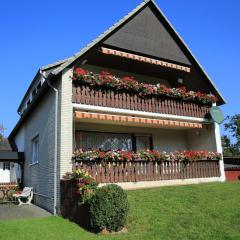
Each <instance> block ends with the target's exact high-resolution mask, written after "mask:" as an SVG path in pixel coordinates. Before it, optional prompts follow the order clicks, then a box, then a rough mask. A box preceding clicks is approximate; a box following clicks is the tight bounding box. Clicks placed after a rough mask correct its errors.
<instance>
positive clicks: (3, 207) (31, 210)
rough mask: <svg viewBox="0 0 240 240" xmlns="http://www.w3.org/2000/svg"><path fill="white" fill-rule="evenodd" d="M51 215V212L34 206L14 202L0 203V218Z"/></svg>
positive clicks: (9, 218)
mask: <svg viewBox="0 0 240 240" xmlns="http://www.w3.org/2000/svg"><path fill="white" fill-rule="evenodd" d="M48 216H51V213H49V212H47V211H46V210H44V209H42V208H40V207H38V206H36V205H22V206H17V205H14V204H8V203H7V204H0V220H13V219H22V218H42V217H48Z"/></svg>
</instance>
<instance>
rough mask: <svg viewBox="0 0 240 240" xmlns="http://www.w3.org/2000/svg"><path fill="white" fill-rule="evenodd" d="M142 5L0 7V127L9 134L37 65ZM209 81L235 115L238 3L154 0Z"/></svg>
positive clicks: (120, 0) (238, 99)
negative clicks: (0, 124)
mask: <svg viewBox="0 0 240 240" xmlns="http://www.w3.org/2000/svg"><path fill="white" fill-rule="evenodd" d="M140 2H141V0H131V1H129V0H128V1H127V0H114V1H113V0H102V1H97V0H88V1H79V0H68V1H63V0H58V1H56V0H51V1H49V0H48V1H47V0H41V1H31V0H21V1H17V0H15V1H3V2H2V3H1V10H0V11H1V12H0V36H1V37H0V69H1V75H0V89H1V92H0V123H3V124H4V126H5V127H6V128H7V130H6V135H8V134H9V133H10V131H11V130H12V128H13V127H14V125H15V124H16V122H17V120H18V114H17V111H16V110H17V107H18V105H19V103H20V101H21V99H22V97H23V95H24V93H25V91H26V89H27V87H28V85H29V84H30V82H31V80H32V79H33V77H34V75H35V73H36V71H37V70H38V68H39V67H41V66H42V65H46V64H49V63H51V62H54V61H56V60H60V59H64V58H66V57H69V56H71V55H72V54H74V53H75V52H77V51H79V50H80V49H81V48H82V47H84V46H85V45H86V44H87V43H89V42H90V41H91V40H92V39H94V38H95V37H97V36H98V35H99V34H101V33H102V32H104V31H105V30H106V29H107V28H108V27H110V26H111V25H112V24H114V23H115V22H116V21H118V20H119V19H120V18H122V17H123V16H124V15H126V14H127V13H128V12H130V11H131V10H132V9H133V8H135V7H136V6H137V5H138V4H139V3H140ZM156 2H157V4H158V5H159V6H160V8H161V9H162V10H163V12H164V13H165V15H166V16H167V17H168V19H169V20H170V22H171V23H172V24H173V25H174V27H175V28H176V30H177V31H178V32H179V33H180V35H181V36H182V38H183V39H184V40H185V42H186V43H187V44H188V46H189V47H190V49H191V50H192V52H193V53H194V55H195V56H196V57H197V59H198V60H199V61H200V63H201V64H202V65H203V67H204V68H205V70H206V71H207V73H208V74H209V75H210V76H211V78H212V79H213V81H214V82H215V84H216V85H217V87H218V88H219V90H220V91H221V92H222V94H223V95H224V97H225V98H226V100H227V102H228V104H227V105H225V106H223V107H222V110H223V111H224V113H225V114H235V113H239V112H240V107H239V103H240V90H239V89H240V79H239V73H238V70H239V69H240V61H239V54H240V44H239V43H240V28H239V24H240V15H239V9H240V1H239V0H229V1H226V0H211V1H209V0H194V1H192V0H184V1H179V0H156Z"/></svg>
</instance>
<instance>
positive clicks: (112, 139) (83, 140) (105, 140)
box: [75, 131, 152, 151]
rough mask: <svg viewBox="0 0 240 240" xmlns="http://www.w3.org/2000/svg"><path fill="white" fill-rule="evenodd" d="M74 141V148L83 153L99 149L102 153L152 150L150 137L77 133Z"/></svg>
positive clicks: (127, 134)
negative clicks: (81, 150)
mask: <svg viewBox="0 0 240 240" xmlns="http://www.w3.org/2000/svg"><path fill="white" fill-rule="evenodd" d="M75 140H76V141H75V142H76V143H75V145H76V146H75V147H76V148H81V149H83V150H84V151H86V150H90V149H99V150H102V151H109V150H114V151H117V150H124V151H136V150H143V149H152V146H151V136H150V135H135V134H131V133H108V132H90V131H89V132H88V131H77V132H76V137H75Z"/></svg>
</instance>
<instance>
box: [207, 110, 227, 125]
mask: <svg viewBox="0 0 240 240" xmlns="http://www.w3.org/2000/svg"><path fill="white" fill-rule="evenodd" d="M210 115H211V117H212V119H213V120H214V122H216V123H218V124H221V123H222V122H223V121H224V115H223V112H222V110H221V109H220V108H219V107H218V106H213V107H211V109H210Z"/></svg>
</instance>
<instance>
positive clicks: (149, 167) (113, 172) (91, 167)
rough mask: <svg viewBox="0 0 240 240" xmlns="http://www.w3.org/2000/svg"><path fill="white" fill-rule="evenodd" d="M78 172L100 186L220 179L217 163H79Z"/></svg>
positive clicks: (210, 161) (207, 161) (208, 161)
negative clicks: (84, 172)
mask: <svg viewBox="0 0 240 240" xmlns="http://www.w3.org/2000/svg"><path fill="white" fill-rule="evenodd" d="M78 168H79V169H82V170H84V171H88V172H89V173H90V174H91V176H93V177H94V178H95V179H96V181H97V182H98V183H122V182H139V181H162V180H176V179H193V178H212V177H220V170H219V161H218V160H198V161H191V162H189V163H187V164H186V163H184V162H179V161H175V162H169V161H160V162H159V161H130V162H122V161H108V162H105V164H102V163H101V162H99V161H80V162H79V164H78Z"/></svg>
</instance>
